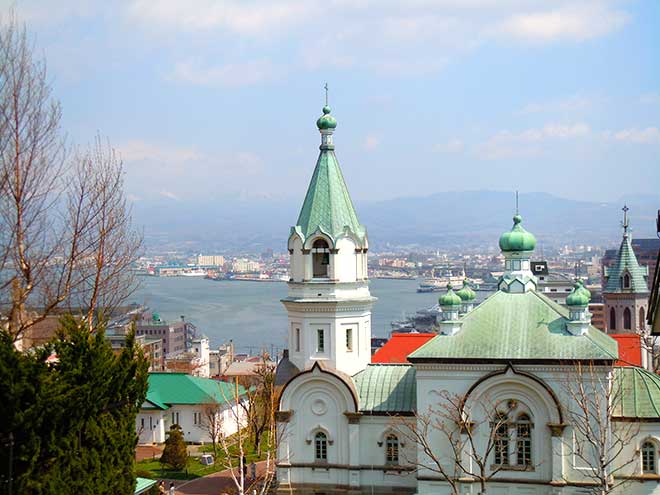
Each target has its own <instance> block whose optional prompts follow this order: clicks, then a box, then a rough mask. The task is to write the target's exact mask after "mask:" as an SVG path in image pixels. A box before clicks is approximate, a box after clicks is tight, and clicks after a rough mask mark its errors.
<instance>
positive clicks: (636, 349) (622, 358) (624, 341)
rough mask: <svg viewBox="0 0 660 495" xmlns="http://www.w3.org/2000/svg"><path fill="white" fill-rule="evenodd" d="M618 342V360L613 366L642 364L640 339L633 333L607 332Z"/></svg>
mask: <svg viewBox="0 0 660 495" xmlns="http://www.w3.org/2000/svg"><path fill="white" fill-rule="evenodd" d="M608 335H609V336H610V337H612V338H613V339H614V340H616V341H617V342H618V343H619V360H618V361H617V362H616V364H615V366H633V365H634V366H642V340H641V337H640V336H639V335H635V334H634V333H610V334H608Z"/></svg>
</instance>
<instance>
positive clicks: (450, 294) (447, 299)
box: [438, 284, 463, 308]
mask: <svg viewBox="0 0 660 495" xmlns="http://www.w3.org/2000/svg"><path fill="white" fill-rule="evenodd" d="M462 302H463V301H462V300H461V298H460V297H459V296H458V295H457V294H456V293H455V292H454V291H453V290H452V288H451V284H449V285H447V293H446V294H443V295H441V296H440V298H439V299H438V304H440V307H441V308H444V307H454V306H460V305H461V303H462Z"/></svg>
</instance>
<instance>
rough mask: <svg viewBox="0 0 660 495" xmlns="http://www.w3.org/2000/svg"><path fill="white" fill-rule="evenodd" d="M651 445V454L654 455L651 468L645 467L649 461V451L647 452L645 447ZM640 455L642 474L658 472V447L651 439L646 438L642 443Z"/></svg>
mask: <svg viewBox="0 0 660 495" xmlns="http://www.w3.org/2000/svg"><path fill="white" fill-rule="evenodd" d="M647 446H649V447H650V454H651V456H652V459H650V460H651V463H652V464H651V466H650V467H651V469H645V467H644V465H645V464H646V463H647V462H648V459H647V454H649V451H648V449H647V451H646V452H645V447H647ZM639 455H640V461H641V462H640V467H641V469H642V474H643V475H644V474H658V447H657V445H656V444H655V442H653V441H652V440H650V439H646V440H644V441H643V442H642V444H641V445H640V447H639Z"/></svg>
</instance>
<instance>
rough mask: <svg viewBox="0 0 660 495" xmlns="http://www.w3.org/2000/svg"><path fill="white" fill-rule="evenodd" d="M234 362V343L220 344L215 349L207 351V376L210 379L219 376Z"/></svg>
mask: <svg viewBox="0 0 660 495" xmlns="http://www.w3.org/2000/svg"><path fill="white" fill-rule="evenodd" d="M233 361H234V342H233V341H231V340H230V341H229V343H228V344H222V345H221V346H219V347H218V348H217V349H211V350H210V351H209V374H210V376H212V377H218V376H221V375H222V374H223V373H224V372H225V370H226V369H227V367H228V366H229V365H230V364H231V363H232V362H233Z"/></svg>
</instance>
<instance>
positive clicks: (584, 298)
mask: <svg viewBox="0 0 660 495" xmlns="http://www.w3.org/2000/svg"><path fill="white" fill-rule="evenodd" d="M590 300H591V292H589V290H588V289H586V288H585V287H584V286H583V285H582V284H581V283H580V282H576V283H575V286H573V290H572V291H571V293H570V294H569V295H568V297H567V298H566V306H579V307H584V306H588V305H589V301H590Z"/></svg>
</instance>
